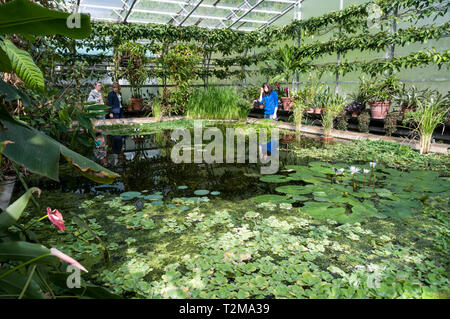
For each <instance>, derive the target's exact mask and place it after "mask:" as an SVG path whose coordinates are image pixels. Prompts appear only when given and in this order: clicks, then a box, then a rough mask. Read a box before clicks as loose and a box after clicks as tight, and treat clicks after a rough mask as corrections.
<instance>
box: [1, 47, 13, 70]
mask: <svg viewBox="0 0 450 319" xmlns="http://www.w3.org/2000/svg"><path fill="white" fill-rule="evenodd" d="M11 71H12V66H11V62H10V61H9V58H8V56H7V55H6V53H5V51H3V50H2V49H0V72H6V73H11Z"/></svg>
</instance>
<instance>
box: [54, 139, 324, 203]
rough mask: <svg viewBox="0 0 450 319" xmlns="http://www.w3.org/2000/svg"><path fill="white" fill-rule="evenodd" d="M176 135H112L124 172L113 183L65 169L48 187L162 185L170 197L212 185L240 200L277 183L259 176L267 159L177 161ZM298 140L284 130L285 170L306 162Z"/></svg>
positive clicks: (114, 164) (111, 146) (114, 157)
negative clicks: (174, 153)
mask: <svg viewBox="0 0 450 319" xmlns="http://www.w3.org/2000/svg"><path fill="white" fill-rule="evenodd" d="M170 136H171V131H162V132H160V133H157V134H151V135H135V136H131V135H130V136H121V135H115V136H108V138H107V140H108V152H109V153H108V155H107V160H108V166H109V168H110V169H111V170H113V171H115V172H117V173H119V174H120V175H121V177H120V178H118V179H117V180H116V182H115V183H114V184H112V185H99V184H96V183H94V182H91V181H89V180H87V179H85V178H82V177H78V176H67V175H66V176H64V175H63V176H61V183H60V184H50V185H49V184H48V183H46V185H45V187H46V188H47V189H48V188H60V189H61V191H63V192H68V191H71V192H76V193H92V194H101V193H105V192H110V193H115V194H118V193H121V192H124V191H130V190H133V191H140V192H142V191H147V192H149V193H152V192H156V191H160V192H162V193H163V194H164V196H168V197H169V198H170V197H176V196H188V195H189V196H191V195H190V194H192V193H193V191H194V190H197V189H207V190H210V191H220V192H221V197H222V198H223V199H236V200H238V199H243V198H248V197H250V196H253V195H255V194H263V193H267V192H268V191H271V188H273V187H274V185H270V184H269V183H260V182H259V177H260V176H261V175H260V166H261V165H265V164H249V163H248V158H247V163H244V164H237V163H234V164H227V163H213V164H206V163H201V164H195V163H181V164H175V163H173V162H172V160H171V157H170V155H171V150H172V147H173V146H174V145H175V141H172V140H171V138H170ZM286 141H287V142H288V143H287V144H285V142H286ZM294 142H295V139H294V140H293V139H291V138H290V137H289V136H288V138H286V136H285V135H283V134H281V135H280V143H279V150H280V170H281V169H282V167H283V166H284V165H292V164H302V162H301V160H299V159H298V157H297V156H295V154H294V153H293V152H291V151H290V148H292V143H294ZM301 143H302V144H303V145H310V144H317V143H316V142H314V141H312V140H310V139H302V140H301ZM235 145H236V144H235ZM303 145H302V146H303ZM204 146H205V145H204ZM235 152H236V149H235ZM224 153H225V147H224ZM247 155H248V154H247ZM180 185H186V186H188V189H187V190H179V189H178V186H180Z"/></svg>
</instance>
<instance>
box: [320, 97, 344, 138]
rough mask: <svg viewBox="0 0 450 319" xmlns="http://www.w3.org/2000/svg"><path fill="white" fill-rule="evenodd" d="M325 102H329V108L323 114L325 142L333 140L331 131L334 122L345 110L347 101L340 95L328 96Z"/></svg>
mask: <svg viewBox="0 0 450 319" xmlns="http://www.w3.org/2000/svg"><path fill="white" fill-rule="evenodd" d="M324 100H326V101H327V104H328V105H327V107H326V110H325V113H323V114H322V126H323V136H322V140H323V141H330V140H332V139H333V137H332V136H331V130H332V129H333V121H334V119H335V117H336V116H337V115H338V114H339V113H340V112H341V111H342V110H343V109H344V106H345V99H344V98H343V97H342V96H340V95H338V94H335V95H326V98H324Z"/></svg>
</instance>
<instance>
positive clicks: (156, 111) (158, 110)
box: [152, 100, 164, 122]
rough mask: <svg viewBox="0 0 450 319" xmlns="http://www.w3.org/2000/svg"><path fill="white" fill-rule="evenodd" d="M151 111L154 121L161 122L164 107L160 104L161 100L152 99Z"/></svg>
mask: <svg viewBox="0 0 450 319" xmlns="http://www.w3.org/2000/svg"><path fill="white" fill-rule="evenodd" d="M152 113H153V117H154V118H155V120H156V122H161V119H162V117H163V116H164V109H163V107H162V105H161V102H160V101H158V100H155V101H153V104H152Z"/></svg>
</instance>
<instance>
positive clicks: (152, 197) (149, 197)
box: [144, 194, 163, 200]
mask: <svg viewBox="0 0 450 319" xmlns="http://www.w3.org/2000/svg"><path fill="white" fill-rule="evenodd" d="M162 198H163V196H162V195H160V194H152V195H147V196H144V199H146V200H161V199H162Z"/></svg>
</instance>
